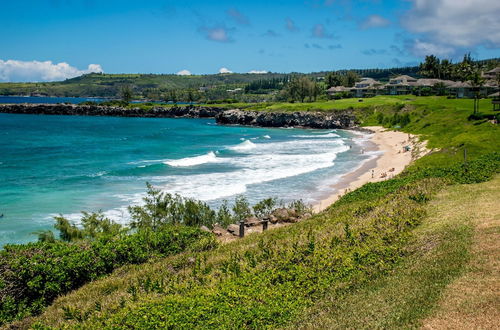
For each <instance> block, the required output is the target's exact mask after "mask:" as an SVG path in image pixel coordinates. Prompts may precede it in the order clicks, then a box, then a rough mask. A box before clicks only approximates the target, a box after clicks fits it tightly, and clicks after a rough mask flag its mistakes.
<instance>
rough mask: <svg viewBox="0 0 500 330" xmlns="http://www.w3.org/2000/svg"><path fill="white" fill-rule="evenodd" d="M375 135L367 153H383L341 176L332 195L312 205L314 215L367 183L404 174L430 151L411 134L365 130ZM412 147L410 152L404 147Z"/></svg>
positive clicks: (371, 136) (382, 129)
mask: <svg viewBox="0 0 500 330" xmlns="http://www.w3.org/2000/svg"><path fill="white" fill-rule="evenodd" d="M364 128H366V129H368V130H370V131H372V132H373V134H371V135H370V143H369V144H370V145H371V146H368V147H367V148H366V149H365V151H381V152H382V153H381V154H380V155H379V156H378V157H377V158H374V159H372V160H370V161H368V162H366V163H364V164H363V165H362V166H361V167H360V168H358V169H357V170H355V171H353V172H350V173H348V174H346V175H344V176H342V177H341V179H340V181H339V182H338V183H336V184H335V185H333V186H332V187H331V188H332V194H331V195H329V196H328V197H327V198H325V199H322V200H321V201H320V202H319V203H318V204H316V205H314V206H313V209H314V211H315V212H320V211H322V210H324V209H326V208H328V207H329V206H330V205H332V204H333V203H335V201H337V199H339V197H340V196H341V195H344V194H345V193H346V192H348V191H352V190H355V189H357V188H359V187H361V186H362V185H364V184H365V183H368V182H379V181H383V180H387V179H390V178H392V177H393V176H395V175H397V174H399V173H401V172H402V171H403V170H404V169H405V167H406V166H407V165H409V164H410V163H411V162H412V161H413V160H415V159H417V158H420V157H422V156H424V155H425V154H426V153H428V152H429V150H428V149H427V147H426V142H425V141H423V142H422V141H419V140H418V137H417V136H415V135H411V134H408V133H403V132H397V131H389V130H386V129H385V128H383V127H379V126H371V127H364ZM405 146H410V151H405V150H404V147H405Z"/></svg>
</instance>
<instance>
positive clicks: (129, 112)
mask: <svg viewBox="0 0 500 330" xmlns="http://www.w3.org/2000/svg"><path fill="white" fill-rule="evenodd" d="M223 110H224V109H222V108H215V107H203V106H182V107H177V106H174V107H153V108H150V109H142V108H139V107H137V108H122V107H114V106H100V105H78V104H3V105H2V104H0V113H1V112H3V113H19V114H36V115H73V116H114V117H161V118H175V117H187V118H211V117H215V115H217V114H218V113H219V112H221V111H223Z"/></svg>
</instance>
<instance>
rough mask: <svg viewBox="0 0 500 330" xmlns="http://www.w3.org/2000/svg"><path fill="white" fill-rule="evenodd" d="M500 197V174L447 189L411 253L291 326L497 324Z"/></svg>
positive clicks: (433, 206) (430, 209)
mask: <svg viewBox="0 0 500 330" xmlns="http://www.w3.org/2000/svg"><path fill="white" fill-rule="evenodd" d="M499 199H500V176H497V177H495V179H493V180H492V181H489V182H485V183H481V184H474V185H458V186H450V187H448V188H447V189H445V190H443V191H441V192H440V193H439V194H438V195H437V196H436V198H435V199H434V200H433V201H432V202H431V203H429V204H428V205H427V206H426V209H427V212H428V214H429V216H428V217H427V218H426V219H425V220H424V222H423V224H422V225H421V226H420V227H419V228H418V229H416V231H415V234H416V235H415V238H414V240H413V242H412V244H410V245H409V246H408V248H407V249H408V251H410V252H411V254H410V255H411V256H410V257H409V258H408V259H407V260H405V261H404V262H403V263H401V264H400V265H399V266H398V267H397V268H395V269H394V270H392V271H391V272H390V274H389V275H388V276H386V277H382V278H380V279H378V280H376V281H373V282H371V283H368V284H366V285H363V286H360V287H358V288H357V289H356V290H354V291H353V292H351V293H349V294H346V295H338V294H337V293H336V292H335V291H333V292H332V293H330V294H329V295H327V296H326V297H325V298H324V299H321V300H320V302H318V303H317V304H316V305H315V306H314V307H312V308H310V309H309V310H308V311H307V312H305V313H303V314H302V315H301V317H300V318H299V319H298V320H297V321H296V322H295V323H293V324H292V325H291V326H289V327H290V328H303V329H318V328H322V329H346V328H352V329H376V328H377V329H378V328H384V329H391V328H417V327H421V326H424V328H431V329H440V328H455V329H459V328H462V329H473V328H475V329H477V328H484V329H486V328H491V329H493V328H494V327H495V326H496V325H498V324H499V323H500V314H499V310H500V299H499V297H498V288H499V278H500V265H499V262H498V256H499V252H500V241H499V240H498V234H499V230H500V212H499V211H498V208H497V207H496V206H495V205H496V202H497V201H498V200H499ZM471 210H476V211H475V212H471ZM495 237H496V239H495ZM436 306H437V307H436Z"/></svg>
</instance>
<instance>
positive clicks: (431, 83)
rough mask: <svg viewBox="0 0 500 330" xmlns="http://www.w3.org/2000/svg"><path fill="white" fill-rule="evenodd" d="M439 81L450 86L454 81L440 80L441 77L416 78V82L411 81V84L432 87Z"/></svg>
mask: <svg viewBox="0 0 500 330" xmlns="http://www.w3.org/2000/svg"><path fill="white" fill-rule="evenodd" d="M439 83H442V84H444V85H445V86H446V87H450V86H452V85H453V84H454V83H455V82H454V81H451V80H442V79H418V80H417V81H416V83H413V85H414V86H421V87H433V86H434V85H436V84H439Z"/></svg>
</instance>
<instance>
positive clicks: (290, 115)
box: [215, 109, 356, 128]
mask: <svg viewBox="0 0 500 330" xmlns="http://www.w3.org/2000/svg"><path fill="white" fill-rule="evenodd" d="M215 119H216V121H217V123H219V124H224V125H228V124H233V125H250V126H263V127H306V128H352V127H355V126H356V117H355V116H354V114H353V113H352V112H351V111H349V110H345V111H335V112H329V113H324V112H259V111H245V110H238V109H235V110H226V111H222V112H219V113H218V114H217V115H216V116H215Z"/></svg>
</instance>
